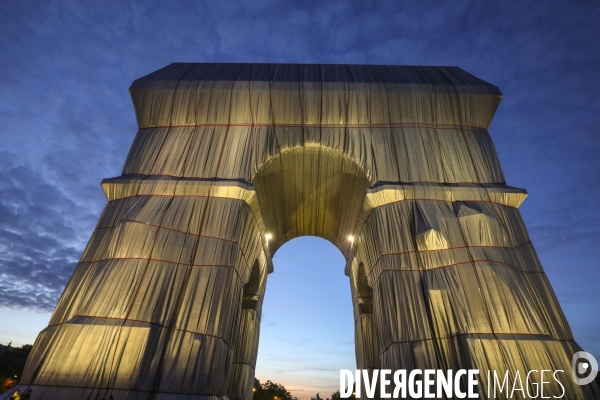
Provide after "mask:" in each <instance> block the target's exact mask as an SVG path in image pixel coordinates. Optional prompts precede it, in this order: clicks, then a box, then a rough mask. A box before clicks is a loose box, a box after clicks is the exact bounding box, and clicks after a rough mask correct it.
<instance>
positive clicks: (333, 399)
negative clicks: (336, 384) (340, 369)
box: [331, 385, 356, 400]
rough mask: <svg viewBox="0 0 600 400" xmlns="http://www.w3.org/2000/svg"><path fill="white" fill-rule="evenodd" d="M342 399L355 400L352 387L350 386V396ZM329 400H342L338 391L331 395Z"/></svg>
mask: <svg viewBox="0 0 600 400" xmlns="http://www.w3.org/2000/svg"><path fill="white" fill-rule="evenodd" d="M344 399H348V400H356V396H355V395H354V385H352V394H351V395H350V397H344ZM331 400H343V399H342V396H341V394H340V391H339V390H336V391H335V392H334V393H332V394H331Z"/></svg>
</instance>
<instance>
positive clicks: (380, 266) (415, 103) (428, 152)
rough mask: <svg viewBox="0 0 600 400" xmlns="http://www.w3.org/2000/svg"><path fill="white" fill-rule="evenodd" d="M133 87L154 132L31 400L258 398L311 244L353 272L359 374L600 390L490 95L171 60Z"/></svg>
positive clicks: (453, 74) (46, 341) (388, 79)
mask: <svg viewBox="0 0 600 400" xmlns="http://www.w3.org/2000/svg"><path fill="white" fill-rule="evenodd" d="M130 91H131V96H132V99H133V103H134V106H135V111H136V115H137V122H138V125H139V131H138V133H137V136H136V137H135V140H134V142H133V145H132V147H131V150H130V152H129V155H128V157H127V160H126V162H125V166H124V168H123V173H122V175H121V176H119V177H117V178H110V179H105V180H104V181H103V182H102V187H103V189H104V192H105V193H106V197H107V199H108V204H107V205H106V208H105V210H104V212H103V214H102V216H101V217H100V220H99V222H98V225H97V227H96V229H95V231H94V233H93V235H92V237H91V239H90V241H89V244H88V246H87V248H86V249H85V251H84V253H83V255H82V257H81V261H80V262H79V265H78V266H77V268H76V270H75V272H74V273H73V276H72V278H71V280H70V281H69V283H68V285H67V287H66V289H65V291H64V293H63V295H62V297H61V298H60V301H59V302H58V305H57V306H56V310H55V311H54V314H53V315H52V318H51V320H50V323H49V325H48V327H47V328H46V329H44V330H43V331H42V332H41V333H40V335H39V337H38V339H37V341H36V343H35V346H34V348H33V351H32V353H31V356H30V357H29V360H28V362H27V366H26V369H25V372H24V375H23V379H22V384H21V388H22V389H27V388H31V389H32V390H33V397H32V398H34V399H41V398H44V399H103V398H106V399H108V398H109V396H113V398H114V399H115V400H118V399H161V400H162V399H164V400H175V399H181V400H183V399H208V398H209V397H210V398H213V399H215V398H220V399H227V398H229V399H232V400H233V399H236V400H242V399H243V400H249V399H251V397H252V391H251V388H252V384H253V381H254V368H255V362H256V354H257V348H258V336H259V327H260V319H261V307H262V303H263V297H264V294H265V286H266V282H267V275H268V273H270V272H271V271H272V270H273V268H272V264H271V257H272V255H273V254H274V253H275V251H277V249H278V248H279V247H280V246H281V245H283V244H284V243H285V242H286V241H288V240H290V239H293V238H295V237H298V236H302V235H314V236H319V237H322V238H325V239H327V240H329V241H331V242H332V243H333V244H334V245H335V246H337V248H338V249H339V250H340V251H341V252H342V253H343V254H344V256H345V258H346V261H347V264H346V269H345V273H346V275H347V276H348V277H349V278H350V279H349V281H350V285H351V288H352V302H353V306H354V318H355V339H356V359H357V366H358V368H361V369H379V368H386V369H392V370H396V369H408V370H411V369H416V368H418V369H442V370H447V369H453V370H456V369H479V370H480V374H481V375H480V376H481V378H482V379H481V381H480V385H479V389H480V393H481V397H482V398H486V396H485V395H484V394H485V392H486V390H487V382H486V381H485V375H486V373H487V371H488V370H496V371H498V372H499V373H502V375H504V372H505V371H509V374H510V382H511V385H512V382H513V377H514V376H515V375H516V374H517V372H518V373H519V374H520V376H522V377H523V381H524V382H525V380H524V377H525V375H526V374H527V372H528V371H530V370H540V369H546V370H559V369H560V370H564V371H565V373H564V374H562V375H561V383H562V385H564V387H565V390H566V393H567V397H565V398H568V399H585V398H595V396H596V395H597V393H596V394H595V392H594V391H595V390H596V389H595V387H592V386H590V385H588V386H581V387H580V386H577V385H575V384H574V383H573V382H572V380H571V377H570V374H571V372H570V371H571V357H572V355H573V354H574V353H575V352H576V351H578V350H580V348H579V347H578V345H577V344H576V343H575V342H574V340H573V336H572V334H571V331H570V329H569V326H568V323H567V321H566V320H565V317H564V315H563V313H562V311H561V309H560V306H559V304H558V301H557V299H556V297H555V295H554V293H553V291H552V288H551V286H550V283H549V281H548V279H547V277H546V275H545V273H544V270H543V269H542V266H541V265H540V262H539V260H538V258H537V256H536V253H535V250H534V248H533V246H532V244H531V242H530V240H529V237H528V235H527V231H526V229H525V226H524V224H523V220H522V219H521V216H520V214H519V209H518V208H519V205H520V204H521V203H522V202H523V200H524V199H525V197H526V195H527V194H526V192H525V191H524V190H522V189H517V188H514V187H510V186H507V185H506V183H505V179H504V175H503V173H502V169H501V167H500V164H499V161H498V157H497V155H496V152H495V149H494V146H493V144H492V140H491V138H490V135H489V133H488V131H487V129H488V127H489V125H490V122H491V120H492V117H493V115H494V112H495V110H496V108H497V106H498V104H499V102H500V99H501V93H500V91H499V90H498V88H496V87H495V86H493V85H490V84H488V83H486V82H484V81H482V80H480V79H478V78H476V77H474V76H472V75H470V74H468V73H466V72H465V71H463V70H461V69H459V68H449V67H416V66H414V67H402V66H365V65H284V64H171V65H169V66H167V67H165V68H163V69H161V70H159V71H156V72H154V73H152V74H150V75H148V76H146V77H143V78H140V79H138V80H136V81H135V82H134V83H133V85H132V86H131V88H130ZM340 272H341V271H340ZM348 367H349V368H351V366H348ZM530 379H532V380H533V381H535V382H536V383H540V376H539V374H534V375H532V376H531V377H530ZM545 380H547V381H552V383H550V384H546V394H545V395H548V393H550V394H552V393H555V394H556V393H558V394H560V390H561V389H560V387H559V386H558V385H557V384H556V382H555V381H554V380H553V379H552V377H551V376H550V378H548V376H546V378H545ZM520 395H521V392H517V395H516V398H519V397H518V396H520Z"/></svg>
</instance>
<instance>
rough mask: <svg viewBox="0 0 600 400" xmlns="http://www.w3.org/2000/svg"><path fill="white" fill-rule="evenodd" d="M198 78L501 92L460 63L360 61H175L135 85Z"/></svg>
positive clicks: (161, 86) (134, 84)
mask: <svg viewBox="0 0 600 400" xmlns="http://www.w3.org/2000/svg"><path fill="white" fill-rule="evenodd" d="M194 81H197V82H200V81H222V82H232V81H240V82H244V81H246V82H273V83H275V82H287V83H294V82H299V83H300V82H302V83H348V84H352V83H357V84H360V83H368V84H383V85H385V84H401V85H430V86H446V87H448V86H454V87H479V89H480V90H481V89H484V88H485V89H484V90H483V91H484V92H486V93H487V94H495V95H501V93H500V90H499V89H498V88H497V87H496V86H494V85H492V84H490V83H487V82H485V81H483V80H481V79H479V78H477V77H475V76H474V75H471V74H470V73H468V72H466V71H465V70H463V69H461V68H459V67H447V66H414V65H409V66H403V65H358V64H273V63H172V64H169V65H167V66H166V67H163V68H161V69H159V70H157V71H155V72H152V73H150V74H148V75H146V76H144V77H142V78H139V79H137V80H136V81H134V82H133V84H132V85H131V89H133V90H136V89H138V90H139V89H142V90H143V89H150V88H152V89H158V88H164V89H167V88H169V86H171V85H169V83H171V84H175V83H177V82H181V83H184V84H183V85H182V88H183V87H186V86H187V85H185V83H186V82H187V83H189V82H194ZM157 83H162V84H166V86H165V85H159V86H158V87H157Z"/></svg>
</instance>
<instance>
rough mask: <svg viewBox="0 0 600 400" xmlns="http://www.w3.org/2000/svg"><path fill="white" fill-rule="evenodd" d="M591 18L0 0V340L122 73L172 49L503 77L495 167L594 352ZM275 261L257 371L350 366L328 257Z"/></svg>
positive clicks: (54, 258) (53, 267)
mask: <svg viewBox="0 0 600 400" xmlns="http://www.w3.org/2000/svg"><path fill="white" fill-rule="evenodd" d="M598 21H600V3H598V2H597V1H592V0H590V1H570V2H558V1H538V2H535V1H520V2H514V1H493V2H491V1H490V2H488V1H448V2H442V1H414V2H413V1H403V2H398V1H368V0H363V1H356V2H353V1H333V0H332V1H327V2H317V1H276V0H269V1H255V2H253V1H246V2H242V1H228V0H220V1H207V2H203V1H189V2H185V1H169V2H159V1H152V0H147V1H143V2H142V1H139V2H119V1H112V2H84V1H67V0H60V1H52V0H47V1H29V2H17V1H12V0H8V1H3V2H1V3H0V54H1V56H0V321H2V322H1V323H0V343H6V342H8V341H11V340H12V341H13V342H15V343H25V342H32V341H33V340H34V338H35V336H36V334H37V332H38V331H39V330H40V329H41V328H43V326H44V325H45V323H46V321H47V320H48V318H49V313H50V312H51V310H52V309H53V307H54V304H55V302H56V300H57V298H58V296H59V295H60V293H61V291H62V289H63V287H64V285H65V283H66V281H67V279H68V278H69V276H70V274H71V272H72V270H73V268H74V266H75V263H76V261H77V259H78V258H79V256H80V254H81V251H82V249H83V247H84V246H85V243H86V242H87V240H88V239H89V237H90V235H91V232H92V230H93V227H94V225H95V223H96V221H97V219H98V216H99V214H100V212H101V210H102V207H103V205H104V203H105V198H104V195H103V194H102V191H101V189H100V186H99V182H100V180H101V179H102V178H105V177H113V176H118V175H119V174H120V171H121V167H122V165H123V162H124V161H125V157H126V155H127V151H128V150H129V147H130V145H131V142H132V140H133V137H134V135H135V132H136V124H135V116H134V112H133V107H132V105H131V101H130V99H129V94H128V91H127V88H128V87H129V85H130V84H131V82H132V81H133V80H134V79H136V78H138V77H140V76H143V75H146V74H148V73H150V72H152V71H154V70H156V69H158V68H161V67H163V66H164V65H166V64H169V63H171V62H174V61H181V62H211V61H221V62H302V63H365V64H412V65H415V64H417V65H456V66H459V67H462V68H463V69H465V70H467V71H468V72H470V73H472V74H474V75H476V76H478V77H480V78H482V79H484V80H486V81H488V82H490V83H492V84H495V85H497V86H498V87H499V88H500V89H501V91H502V92H503V94H504V99H503V101H502V103H501V104H500V108H499V109H498V112H497V113H496V117H495V119H494V122H493V123H492V126H491V128H490V133H491V135H492V138H493V140H494V142H495V144H496V147H497V150H498V153H499V156H500V160H501V162H502V165H503V168H504V172H505V175H506V178H507V182H508V184H510V185H512V186H517V187H522V188H526V189H527V190H528V191H529V194H530V195H529V198H528V199H527V200H526V201H525V203H524V204H523V206H522V207H521V211H522V213H523V216H524V219H525V222H526V224H527V226H528V228H529V232H530V235H531V237H532V241H533V243H534V245H535V247H536V249H537V251H538V253H539V256H540V259H541V260H542V263H543V265H544V267H545V270H546V272H547V275H548V277H549V279H550V281H551V283H552V285H553V287H554V290H555V291H556V293H557V296H558V298H559V300H560V302H561V305H562V307H563V310H564V311H565V313H566V315H567V318H568V320H569V322H570V324H571V327H572V329H573V332H574V335H575V338H576V340H577V341H578V342H579V343H580V344H581V345H582V346H583V347H584V349H586V350H587V351H590V352H592V353H593V354H594V355H596V357H600V335H599V334H598V332H599V331H600V311H599V309H598V305H599V304H600V289H599V288H598V283H599V282H600V268H599V267H598V262H599V260H600V207H598V206H599V200H598V199H599V198H600V132H599V130H600V96H599V94H600V74H598V65H600V24H599V23H598ZM275 268H276V271H275V273H273V274H272V275H271V276H270V277H269V280H270V281H269V287H268V289H267V298H266V304H265V307H264V313H265V320H264V324H263V328H262V333H261V335H262V336H261V342H260V345H261V347H260V351H259V358H258V370H257V376H258V378H259V379H262V380H266V379H272V380H275V381H278V382H281V383H283V384H285V385H286V386H288V387H289V388H293V389H297V390H295V391H294V394H296V395H298V397H305V398H306V397H309V396H307V395H305V394H304V393H309V394H310V395H312V394H314V393H313V392H316V391H317V390H320V391H321V394H322V395H323V394H325V395H326V396H329V394H330V393H331V392H332V391H333V390H334V389H335V387H336V385H337V381H336V379H337V373H333V374H332V373H331V371H332V370H339V369H340V368H353V366H354V364H353V357H354V350H353V346H352V340H353V332H352V321H351V319H352V317H351V305H350V294H349V288H348V281H347V278H346V277H345V276H344V275H343V260H342V257H341V255H340V254H339V252H338V250H337V249H335V248H334V247H333V245H331V244H329V243H327V242H325V241H323V240H320V239H314V238H300V239H296V240H294V241H292V242H289V243H288V244H286V245H285V246H284V247H282V248H281V249H280V250H279V251H278V253H277V254H276V256H275ZM310 277H315V278H318V279H309V278H310ZM338 304H339V306H338ZM349 363H351V365H349ZM286 371H288V372H286ZM334 372H335V371H334ZM328 376H331V378H328ZM300 389H303V390H304V392H301V391H300ZM311 391H312V392H311Z"/></svg>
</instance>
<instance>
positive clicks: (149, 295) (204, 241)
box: [23, 183, 266, 399]
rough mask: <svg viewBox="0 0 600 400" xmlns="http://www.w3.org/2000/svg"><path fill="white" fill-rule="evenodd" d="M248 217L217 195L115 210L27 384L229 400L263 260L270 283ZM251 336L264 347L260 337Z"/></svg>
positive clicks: (107, 214) (147, 199)
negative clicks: (249, 294) (247, 293)
mask: <svg viewBox="0 0 600 400" xmlns="http://www.w3.org/2000/svg"><path fill="white" fill-rule="evenodd" d="M132 184H133V183H126V184H125V185H122V186H124V187H125V188H126V186H129V185H132ZM176 186H177V185H175V187H174V189H175V192H177V188H176ZM188 186H189V185H188ZM195 186H200V187H199V188H197V191H201V190H202V189H204V190H209V189H210V186H209V185H195ZM138 190H139V189H138ZM175 192H173V193H175ZM249 209H250V207H249V206H248V205H247V204H246V203H245V202H244V201H242V200H239V199H232V198H223V197H211V196H210V195H208V196H203V195H179V194H174V195H172V196H164V195H158V194H157V193H151V194H150V195H147V194H144V193H140V194H138V195H136V196H133V197H125V198H121V199H115V200H113V201H111V202H109V204H108V205H107V207H106V209H105V211H104V213H103V216H102V217H101V219H100V222H99V224H98V226H97V228H96V231H95V232H94V235H93V236H92V239H91V240H90V243H89V245H88V247H87V249H86V251H85V252H84V255H83V256H82V259H81V262H80V264H79V266H78V268H77V270H76V272H75V275H74V278H73V279H72V280H71V282H70V283H69V285H68V286H67V289H66V290H65V293H64V295H63V296H62V298H61V300H60V302H59V304H58V306H57V308H56V311H55V312H54V315H53V316H52V319H51V321H50V327H49V328H47V330H46V331H47V332H48V335H46V334H44V335H43V336H42V339H43V340H44V341H45V342H46V343H47V344H46V346H45V348H43V349H42V348H41V347H40V346H36V350H40V349H41V350H44V353H43V354H38V353H37V352H34V353H33V354H32V357H31V359H30V362H29V363H28V365H27V369H26V371H25V374H24V377H23V381H24V382H30V381H32V380H34V379H35V382H36V384H39V385H53V384H56V385H57V386H61V387H62V388H63V389H61V390H62V391H64V392H65V393H67V392H68V393H69V396H67V395H66V394H65V396H66V397H69V398H74V397H73V394H76V396H81V397H84V396H85V397H87V396H92V397H94V396H108V395H113V396H115V397H120V395H121V393H122V392H124V393H127V391H129V390H135V391H136V393H138V394H139V395H140V396H144V393H145V394H146V395H148V394H150V393H152V392H155V391H156V392H159V393H163V394H161V397H160V398H165V399H168V398H171V397H172V398H178V397H177V396H176V394H178V393H190V394H192V393H202V394H207V395H212V396H221V397H225V396H226V395H227V390H228V385H229V380H230V379H229V378H230V375H231V373H232V371H233V370H234V369H235V368H234V366H235V364H233V362H234V358H233V354H234V343H235V342H236V341H237V340H238V339H237V336H238V331H239V326H240V324H241V325H248V324H247V323H246V322H242V321H241V320H246V319H248V316H247V315H245V314H244V313H242V309H243V307H244V304H243V303H244V302H245V297H244V284H245V283H247V282H248V281H249V280H250V279H251V272H252V271H253V269H252V268H251V267H252V263H251V261H249V260H257V259H260V260H261V263H260V265H259V263H258V262H257V261H256V262H254V264H255V267H254V273H255V275H256V274H258V279H262V280H263V282H262V285H261V286H262V287H263V288H264V280H265V279H266V259H265V255H264V252H263V251H262V245H261V239H260V233H259V228H258V224H257V223H256V221H255V220H254V219H253V218H254V217H253V216H252V213H250V212H249ZM248 257H250V258H248ZM252 278H254V277H252ZM263 293H264V289H263ZM257 300H258V302H261V301H262V299H257ZM259 310H260V309H259ZM253 311H254V313H256V310H253ZM250 330H251V331H252V329H250ZM254 330H256V329H254ZM242 331H243V330H242ZM246 331H247V330H246ZM246 331H243V332H245V333H246V334H247V335H248V336H254V337H253V341H254V342H255V343H256V342H257V339H258V332H257V331H256V332H254V331H252V332H246ZM253 351H254V357H256V345H255V346H254V350H253ZM98 357H100V358H101V359H103V360H104V361H103V362H101V363H98V362H97V358H98ZM252 378H253V373H252ZM90 380H91V382H90ZM58 382H60V385H58ZM89 386H92V387H89ZM94 386H95V387H94Z"/></svg>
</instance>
